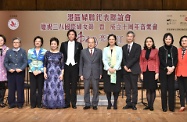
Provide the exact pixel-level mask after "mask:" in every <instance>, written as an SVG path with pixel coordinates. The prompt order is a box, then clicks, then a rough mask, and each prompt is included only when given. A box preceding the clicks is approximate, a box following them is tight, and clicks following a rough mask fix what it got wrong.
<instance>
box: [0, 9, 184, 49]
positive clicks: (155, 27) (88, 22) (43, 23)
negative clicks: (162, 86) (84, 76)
mask: <svg viewBox="0 0 187 122" xmlns="http://www.w3.org/2000/svg"><path fill="white" fill-rule="evenodd" d="M0 18H1V19H0V33H1V34H4V35H5V36H6V37H7V45H8V46H9V47H12V38H13V37H20V38H21V39H22V47H23V48H24V49H26V50H28V49H29V48H32V47H33V39H34V37H35V36H38V35H39V36H42V37H43V38H44V48H46V49H49V40H50V38H51V37H57V38H58V39H59V40H60V42H63V41H67V36H66V33H67V31H68V30H69V29H75V30H76V31H77V34H78V37H77V40H78V41H79V42H81V43H82V44H83V46H84V48H86V47H87V44H86V40H87V38H88V37H95V38H96V40H97V47H98V48H101V49H103V47H105V46H106V45H107V36H108V34H111V33H113V34H116V35H117V37H118V39H117V42H118V45H119V46H122V45H124V44H126V32H127V31H129V30H132V31H134V32H135V34H136V39H135V41H136V42H137V43H139V44H141V45H142V46H143V43H144V40H145V38H146V37H148V36H151V37H153V39H154V40H155V43H156V46H157V47H160V46H161V45H162V44H163V41H162V40H163V35H164V34H165V33H166V32H171V33H172V34H173V35H174V39H175V42H174V45H176V46H177V47H178V46H179V44H178V42H179V39H180V37H181V36H183V35H187V12H186V11H1V12H0Z"/></svg>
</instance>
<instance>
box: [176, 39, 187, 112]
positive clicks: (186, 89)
mask: <svg viewBox="0 0 187 122" xmlns="http://www.w3.org/2000/svg"><path fill="white" fill-rule="evenodd" d="M179 44H180V46H181V48H179V49H178V64H177V68H176V76H177V80H178V82H179V93H180V104H181V108H180V110H179V111H180V112H182V111H184V110H185V94H186V93H187V54H186V53H187V51H186V50H187V36H182V37H181V38H180V41H179Z"/></svg>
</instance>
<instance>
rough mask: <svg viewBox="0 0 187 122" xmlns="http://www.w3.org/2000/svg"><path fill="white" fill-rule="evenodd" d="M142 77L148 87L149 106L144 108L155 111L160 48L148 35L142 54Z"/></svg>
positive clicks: (146, 87)
mask: <svg viewBox="0 0 187 122" xmlns="http://www.w3.org/2000/svg"><path fill="white" fill-rule="evenodd" d="M140 67H141V74H140V78H141V80H142V81H143V88H145V89H146V97H147V101H148V106H146V107H145V108H144V110H148V109H149V110H151V111H153V110H154V108H153V103H154V100H155V97H156V88H157V81H156V80H157V79H158V73H159V57H158V49H156V48H155V44H154V40H153V38H152V37H147V38H146V39H145V42H144V49H143V50H142V52H141V55H140Z"/></svg>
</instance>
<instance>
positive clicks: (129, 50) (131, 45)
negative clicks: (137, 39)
mask: <svg viewBox="0 0 187 122" xmlns="http://www.w3.org/2000/svg"><path fill="white" fill-rule="evenodd" d="M129 45H130V50H129V52H130V51H131V49H132V45H133V42H131V43H129V44H128V46H127V47H129Z"/></svg>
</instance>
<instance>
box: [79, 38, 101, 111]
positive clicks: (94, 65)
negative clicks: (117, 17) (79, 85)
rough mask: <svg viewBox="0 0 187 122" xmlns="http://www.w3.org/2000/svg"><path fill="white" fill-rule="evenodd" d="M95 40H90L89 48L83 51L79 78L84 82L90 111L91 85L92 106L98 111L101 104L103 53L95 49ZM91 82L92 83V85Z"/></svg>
mask: <svg viewBox="0 0 187 122" xmlns="http://www.w3.org/2000/svg"><path fill="white" fill-rule="evenodd" d="M95 44H96V41H95V39H94V38H91V37H90V38H89V39H88V48H86V49H83V50H82V51H81V57H80V65H79V76H80V78H81V80H84V101H85V107H84V108H83V109H84V110H85V109H90V106H91V103H90V84H92V88H93V98H92V106H93V109H94V110H97V105H98V102H99V91H98V90H99V79H101V76H102V51H101V50H100V49H97V48H95ZM90 82H91V83H90Z"/></svg>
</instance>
